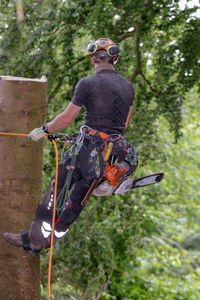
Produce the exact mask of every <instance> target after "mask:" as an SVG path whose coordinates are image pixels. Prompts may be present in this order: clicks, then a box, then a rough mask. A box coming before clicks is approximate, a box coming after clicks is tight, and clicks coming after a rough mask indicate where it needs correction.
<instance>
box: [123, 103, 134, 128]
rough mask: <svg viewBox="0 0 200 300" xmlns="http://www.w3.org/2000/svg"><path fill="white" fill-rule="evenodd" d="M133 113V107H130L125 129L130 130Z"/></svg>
mask: <svg viewBox="0 0 200 300" xmlns="http://www.w3.org/2000/svg"><path fill="white" fill-rule="evenodd" d="M132 111H133V106H130V108H129V112H128V116H127V119H126V124H125V128H128V126H129V123H130V120H131V115H132Z"/></svg>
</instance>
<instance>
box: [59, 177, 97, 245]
mask: <svg viewBox="0 0 200 300" xmlns="http://www.w3.org/2000/svg"><path fill="white" fill-rule="evenodd" d="M91 184H92V181H85V180H84V179H81V180H79V181H78V182H75V183H74V185H73V188H72V191H71V193H70V195H69V199H68V205H67V207H66V209H65V210H64V211H63V213H62V215H61V217H60V219H59V221H58V222H57V223H56V224H55V231H54V238H55V241H57V240H60V239H62V238H63V237H64V235H65V234H66V233H67V231H68V229H69V227H70V225H71V224H72V223H73V222H74V221H75V220H76V219H77V218H78V216H79V215H80V213H81V211H82V210H83V208H84V206H82V205H81V202H82V200H83V199H84V197H85V195H86V194H87V192H88V190H89V188H90V186H91Z"/></svg>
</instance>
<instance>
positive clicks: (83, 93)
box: [71, 78, 89, 107]
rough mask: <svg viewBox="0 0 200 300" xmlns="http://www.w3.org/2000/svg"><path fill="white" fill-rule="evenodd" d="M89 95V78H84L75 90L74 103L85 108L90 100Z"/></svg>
mask: <svg viewBox="0 0 200 300" xmlns="http://www.w3.org/2000/svg"><path fill="white" fill-rule="evenodd" d="M88 93H89V83H88V80H87V78H82V79H81V80H79V82H78V83H77V85H76V87H75V90H74V95H73V97H72V101H71V102H72V103H73V104H75V105H77V106H81V107H82V106H83V105H85V102H86V100H87V98H88Z"/></svg>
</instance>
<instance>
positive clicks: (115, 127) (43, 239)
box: [4, 38, 134, 255]
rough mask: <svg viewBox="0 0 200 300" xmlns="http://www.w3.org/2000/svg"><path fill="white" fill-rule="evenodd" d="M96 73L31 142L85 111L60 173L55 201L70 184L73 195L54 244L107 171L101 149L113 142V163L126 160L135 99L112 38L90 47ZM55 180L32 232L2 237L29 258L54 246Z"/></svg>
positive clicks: (33, 133) (36, 131) (58, 223)
mask: <svg viewBox="0 0 200 300" xmlns="http://www.w3.org/2000/svg"><path fill="white" fill-rule="evenodd" d="M87 49H88V52H89V53H90V56H91V60H92V64H93V66H94V75H92V76H90V77H86V78H82V79H81V80H80V81H79V82H78V84H77V86H76V88H75V91H74V95H73V98H72V101H71V103H70V104H69V106H68V107H67V108H66V110H65V111H64V112H62V113H61V114H59V115H58V116H57V117H55V119H54V120H53V121H51V122H49V123H48V124H45V125H43V126H42V127H40V128H36V129H34V130H32V131H31V132H30V134H29V138H30V139H32V140H34V141H37V142H38V141H40V140H41V139H42V138H43V137H44V136H45V135H46V134H49V133H52V132H55V131H59V130H61V129H64V128H66V127H67V126H68V125H69V124H70V123H71V122H72V121H73V120H74V119H75V117H76V116H77V114H78V113H79V111H80V110H81V107H83V106H84V108H85V125H84V126H83V127H82V128H81V130H80V133H79V135H78V137H77V140H76V143H75V146H74V147H73V146H72V149H70V150H69V151H67V152H66V153H65V155H64V157H63V159H62V160H61V163H60V165H59V172H58V190H57V201H58V199H60V198H63V197H64V199H66V193H67V192H66V186H68V187H69V188H71V192H70V194H69V196H68V197H67V199H66V203H65V206H64V207H63V208H62V212H61V214H60V215H58V214H57V215H56V224H55V230H54V241H57V240H59V239H62V238H63V237H64V235H65V234H66V233H67V231H68V229H69V226H70V225H71V224H72V223H73V222H74V221H75V220H76V219H77V217H78V216H79V214H80V213H81V211H82V209H83V207H84V205H83V199H84V198H85V196H86V194H87V193H88V190H89V189H90V187H91V184H92V183H93V182H94V180H95V179H97V178H101V177H102V175H103V172H104V160H103V156H102V153H103V152H102V151H104V152H105V153H106V151H107V149H108V144H109V142H110V141H112V146H113V148H112V151H111V155H110V157H111V158H112V161H115V160H116V159H117V160H118V162H122V161H124V159H125V157H126V155H127V142H126V140H125V139H124V137H123V135H124V129H125V128H127V127H128V125H129V122H130V118H131V113H132V103H133V98H134V90H133V87H132V85H131V83H130V82H129V81H128V80H126V79H125V78H124V77H122V76H121V75H119V74H118V73H117V72H116V71H115V68H114V65H115V64H116V63H117V61H118V56H119V47H118V46H117V45H116V44H115V43H114V42H113V41H112V40H110V39H109V38H99V39H98V40H97V41H96V42H95V43H90V44H89V45H88V48H87ZM54 179H55V178H54V177H53V178H52V179H51V180H50V183H49V185H48V187H47V189H46V192H45V194H44V198H43V202H42V203H41V204H40V205H39V207H38V209H37V211H36V217H35V219H34V220H33V222H32V223H31V225H30V229H29V230H26V231H24V232H22V233H20V234H13V233H5V234H4V238H5V239H6V240H7V242H8V243H10V244H11V245H13V246H16V247H22V248H24V250H26V251H28V252H29V254H31V255H37V253H39V252H40V250H41V249H42V248H48V247H49V246H50V236H51V231H52V229H51V222H52V212H53V194H54V192H53V191H54Z"/></svg>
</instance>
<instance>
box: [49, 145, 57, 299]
mask: <svg viewBox="0 0 200 300" xmlns="http://www.w3.org/2000/svg"><path fill="white" fill-rule="evenodd" d="M52 143H53V144H54V151H55V157H56V175H55V184H54V201H53V216H52V232H51V243H50V254H49V269H48V300H50V286H51V265H52V254H53V236H54V226H55V216H56V196H57V185H58V149H57V145H56V142H55V141H54V140H52Z"/></svg>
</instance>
